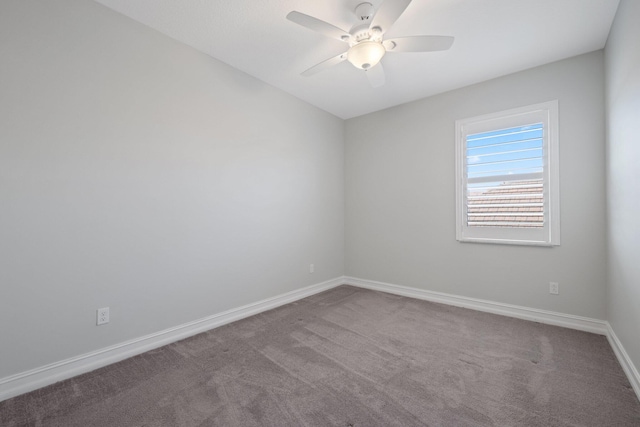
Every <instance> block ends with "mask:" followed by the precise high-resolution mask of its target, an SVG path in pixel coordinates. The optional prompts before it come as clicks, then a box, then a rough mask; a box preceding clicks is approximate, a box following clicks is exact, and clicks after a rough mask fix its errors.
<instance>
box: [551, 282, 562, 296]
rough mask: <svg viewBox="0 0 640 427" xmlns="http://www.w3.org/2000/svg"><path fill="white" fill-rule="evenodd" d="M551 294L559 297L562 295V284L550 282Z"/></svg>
mask: <svg viewBox="0 0 640 427" xmlns="http://www.w3.org/2000/svg"><path fill="white" fill-rule="evenodd" d="M549 293H550V294H553V295H558V293H560V284H558V282H549Z"/></svg>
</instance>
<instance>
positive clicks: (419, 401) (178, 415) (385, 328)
mask: <svg viewBox="0 0 640 427" xmlns="http://www.w3.org/2000/svg"><path fill="white" fill-rule="evenodd" d="M0 425H1V426H3V427H9V426H22V425H45V426H83V427H86V426H243V427H244V426H344V427H346V426H424V425H429V426H578V425H580V426H640V403H639V402H638V400H637V398H636V396H635V394H634V392H633V390H632V389H631V386H630V384H629V382H628V380H627V379H626V377H625V375H624V373H623V371H622V369H621V367H620V365H619V364H618V362H617V361H616V358H615V356H614V354H613V351H612V350H611V348H610V347H609V344H608V343H607V340H606V338H605V337H603V336H599V335H594V334H589V333H585V332H579V331H573V330H569V329H563V328H558V327H554V326H547V325H542V324H538V323H533V322H527V321H523V320H517V319H511V318H508V317H501V316H496V315H492V314H486V313H481V312H476V311H472V310H466V309H462V308H455V307H450V306H446V305H440V304H434V303H429V302H426V301H420V300H414V299H410V298H404V297H399V296H395V295H389V294H384V293H379V292H373V291H369V290H364V289H358V288H354V287H350V286H341V287H338V288H335V289H332V290H330V291H327V292H324V293H321V294H318V295H315V296H312V297H309V298H306V299H304V300H301V301H298V302H295V303H292V304H288V305H286V306H284V307H281V308H278V309H275V310H272V311H269V312H266V313H263V314H259V315H257V316H253V317H250V318H247V319H245V320H241V321H239V322H236V323H233V324H230V325H227V326H224V327H221V328H218V329H215V330H212V331H209V332H207V333H203V334H200V335H197V336H195V337H192V338H189V339H186V340H184V341H180V342H178V343H175V344H171V345H168V346H165V347H162V348H160V349H158V350H154V351H150V352H148V353H145V354H143V355H140V356H137V357H133V358H131V359H128V360H125V361H123V362H120V363H117V364H114V365H111V366H108V367H106V368H102V369H99V370H97V371H94V372H91V373H88V374H85V375H81V376H79V377H76V378H73V379H70V380H67V381H63V382H61V383H58V384H55V385H52V386H49V387H46V388H43V389H41V390H38V391H35V392H33V393H29V394H26V395H23V396H19V397H17V398H14V399H10V400H7V401H5V402H2V403H0Z"/></svg>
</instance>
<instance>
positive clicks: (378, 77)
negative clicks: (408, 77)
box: [365, 62, 385, 87]
mask: <svg viewBox="0 0 640 427" xmlns="http://www.w3.org/2000/svg"><path fill="white" fill-rule="evenodd" d="M365 74H366V75H367V79H369V83H370V84H371V87H380V86H382V85H383V84H384V82H385V76H384V68H382V63H380V62H379V63H378V64H377V65H375V66H373V67H371V68H368V69H367V70H366V71H365Z"/></svg>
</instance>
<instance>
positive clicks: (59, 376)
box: [0, 276, 640, 401]
mask: <svg viewBox="0 0 640 427" xmlns="http://www.w3.org/2000/svg"><path fill="white" fill-rule="evenodd" d="M342 284H346V285H352V286H357V287H360V288H366V289H372V290H376V291H382V292H387V293H390V294H395V295H401V296H406V297H410V298H417V299H422V300H427V301H433V302H437V303H441V304H448V305H453V306H458V307H464V308H469V309H472V310H478V311H484V312H488V313H493V314H500V315H503V316H509V317H515V318H519V319H524V320H531V321H536V322H540V323H546V324H550V325H556V326H562V327H566V328H571V329H577V330H581V331H587V332H593V333H596V334H600V335H606V336H607V338H608V340H609V343H610V345H611V347H612V348H613V351H614V353H615V354H616V357H617V358H618V361H619V362H620V365H622V368H623V370H624V372H625V374H626V375H627V377H628V378H629V382H630V383H631V386H632V387H633V389H634V391H635V392H636V395H637V396H638V398H639V399H640V374H638V370H637V369H636V367H635V366H634V364H633V362H632V361H631V359H630V358H629V355H628V354H627V352H626V351H625V349H624V347H623V346H622V343H621V342H620V340H619V339H618V337H617V336H616V334H615V332H614V331H613V329H612V328H611V325H609V322H606V321H604V320H597V319H591V318H587V317H581V316H574V315H570V314H564V313H557V312H552V311H546V310H540V309H535V308H529V307H522V306H517V305H511V304H504V303H499V302H494V301H488V300H482V299H477V298H469V297H463V296H459V295H452V294H446V293H442V292H434V291H426V290H423V289H417V288H411V287H406V286H399V285H394V284H390V283H383V282H377V281H373V280H366V279H359V278H356V277H348V276H343V277H337V278H335V279H331V280H328V281H326V282H322V283H318V284H315V285H311V286H308V287H306V288H302V289H298V290H295V291H291V292H287V293H285V294H282V295H278V296H276V297H273V298H267V299H265V300H262V301H258V302H255V303H252V304H247V305H245V306H242V307H238V308H234V309H231V310H227V311H225V312H222V313H218V314H214V315H212V316H208V317H205V318H203V319H199V320H195V321H193V322H189V323H185V324H183V325H179V326H176V327H174V328H169V329H166V330H164V331H160V332H156V333H154V334H149V335H146V336H143V337H140V338H136V339H133V340H130V341H126V342H123V343H120V344H116V345H113V346H110V347H106V348H103V349H100V350H97V351H94V352H91V353H86V354H83V355H80V356H76V357H72V358H69V359H66V360H62V361H59V362H55V363H52V364H49V365H46V366H42V367H39V368H36V369H32V370H29V371H25V372H21V373H18V374H15V375H11V376H9V377H5V378H1V379H0V401H3V400H6V399H9V398H11V397H14V396H18V395H20V394H23V393H27V392H29V391H33V390H36V389H38V388H41V387H45V386H47V385H50V384H53V383H56V382H58V381H62V380H64V379H67V378H71V377H74V376H76V375H80V374H83V373H85V372H89V371H92V370H94V369H98V368H101V367H103V366H107V365H110V364H112V363H115V362H119V361H121V360H124V359H126V358H129V357H132V356H135V355H138V354H141V353H144V352H145V351H149V350H153V349H155V348H158V347H162V346H163V345H167V344H170V343H172V342H176V341H179V340H181V339H184V338H188V337H190V336H193V335H196V334H199V333H201V332H204V331H207V330H210V329H214V328H217V327H219V326H222V325H225V324H227V323H231V322H234V321H236V320H240V319H243V318H245V317H249V316H253V315H254V314H258V313H261V312H263V311H267V310H271V309H273V308H277V307H280V306H282V305H284V304H288V303H290V302H293V301H297V300H299V299H302V298H306V297H308V296H311V295H314V294H317V293H320V292H323V291H326V290H329V289H331V288H334V287H336V286H339V285H342Z"/></svg>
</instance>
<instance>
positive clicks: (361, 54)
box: [287, 0, 453, 87]
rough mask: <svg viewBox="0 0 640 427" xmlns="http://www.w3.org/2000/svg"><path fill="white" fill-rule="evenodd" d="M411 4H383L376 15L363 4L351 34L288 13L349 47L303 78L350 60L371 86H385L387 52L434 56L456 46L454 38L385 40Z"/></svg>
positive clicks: (400, 0) (393, 0) (399, 0)
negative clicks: (430, 53)
mask: <svg viewBox="0 0 640 427" xmlns="http://www.w3.org/2000/svg"><path fill="white" fill-rule="evenodd" d="M410 3H411V0H384V1H383V2H382V4H381V5H380V7H379V8H378V11H377V12H376V11H375V9H374V7H373V5H372V4H371V3H360V4H359V5H358V6H356V8H355V14H356V18H357V22H356V23H355V24H354V25H353V27H351V29H350V30H349V31H348V32H347V31H344V30H342V29H340V28H338V27H336V26H334V25H331V24H329V23H328V22H325V21H322V20H320V19H318V18H314V17H313V16H309V15H305V14H304V13H300V12H296V11H293V12H289V14H288V15H287V19H288V20H289V21H292V22H295V23H296V24H299V25H302V26H303V27H306V28H309V29H310V30H313V31H317V32H318V33H321V34H324V35H325V36H328V37H331V38H335V39H338V40H340V41H342V42H345V43H347V44H348V45H349V49H347V51H346V52H343V53H341V54H340V55H337V56H334V57H332V58H329V59H327V60H325V61H322V62H321V63H319V64H316V65H314V66H313V67H311V68H309V69H308V70H306V71H304V72H303V73H302V75H303V76H311V75H313V74H316V73H318V72H320V71H323V70H325V69H327V68H329V67H332V66H334V65H337V64H339V63H341V62H342V61H344V60H347V61H349V62H350V63H351V64H353V65H354V66H355V67H356V68H360V69H362V70H365V71H366V75H367V77H368V79H369V82H370V83H371V86H373V87H379V86H382V85H383V84H384V82H385V76H384V69H383V68H382V64H380V60H381V59H382V57H383V56H384V55H385V54H386V53H387V52H390V53H391V52H434V51H438V50H447V49H449V48H450V47H451V45H452V44H453V37H449V36H408V37H397V38H393V39H386V40H385V39H384V37H383V36H384V34H385V33H386V32H387V30H389V28H391V26H392V25H393V23H394V22H396V20H397V19H398V18H399V17H400V15H402V13H403V12H404V11H405V9H406V8H407V6H409V4H410Z"/></svg>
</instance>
